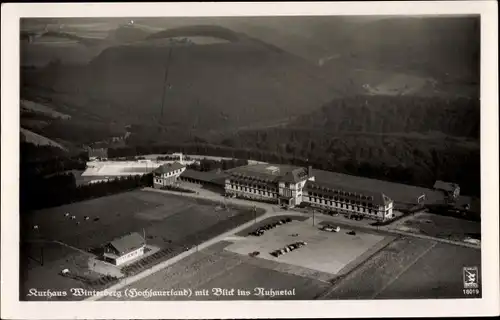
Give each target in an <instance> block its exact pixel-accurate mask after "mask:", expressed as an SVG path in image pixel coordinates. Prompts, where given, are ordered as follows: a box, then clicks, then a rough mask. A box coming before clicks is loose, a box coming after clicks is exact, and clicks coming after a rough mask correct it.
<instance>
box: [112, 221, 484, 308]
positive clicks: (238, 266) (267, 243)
mask: <svg viewBox="0 0 500 320" xmlns="http://www.w3.org/2000/svg"><path fill="white" fill-rule="evenodd" d="M273 219H275V218H273ZM299 220H301V219H296V220H295V221H294V222H291V223H290V224H288V225H282V226H279V227H277V228H275V229H272V230H271V231H267V232H266V233H264V235H263V236H262V237H259V238H257V237H252V236H248V237H245V236H246V233H248V232H249V231H251V229H247V230H244V231H241V232H239V233H238V234H236V235H234V236H230V237H227V238H226V239H225V240H224V241H221V242H219V243H217V244H214V245H212V246H211V247H209V248H206V249H204V250H201V251H199V252H196V253H194V254H192V255H190V256H189V257H187V258H185V259H182V260H180V261H179V262H177V263H175V264H173V265H171V266H169V267H167V268H165V269H163V270H161V271H159V272H158V273H155V274H153V275H150V276H148V277H146V278H143V279H142V280H140V281H138V282H136V283H134V284H132V285H130V286H129V287H127V288H124V289H123V290H122V292H123V293H124V292H125V291H126V289H136V290H138V291H141V290H145V289H151V290H153V291H157V292H161V291H168V290H183V289H186V290H191V291H192V296H190V297H186V296H154V297H149V298H144V297H140V296H136V297H125V298H123V297H121V298H114V297H107V298H105V299H104V300H123V299H125V300H241V299H245V300H253V299H283V300H304V299H322V300H330V299H412V298H415V299H419V298H464V297H466V296H464V295H463V293H462V292H463V291H462V289H463V284H462V267H464V266H478V267H480V262H481V261H480V251H479V250H474V249H468V248H463V247H458V246H453V245H447V244H442V243H438V242H435V241H429V240H422V239H414V238H407V237H391V236H389V237H385V238H384V235H383V234H376V233H374V232H371V234H370V233H364V232H363V231H362V229H360V228H358V229H357V237H358V239H354V238H355V237H351V238H350V239H347V237H346V235H345V231H346V229H345V228H344V229H343V230H341V232H339V233H326V232H324V231H319V230H317V229H315V228H314V227H312V226H310V224H309V223H310V222H311V221H310V220H307V221H299ZM271 221H272V220H271V219H266V220H264V221H261V222H260V223H259V225H263V224H267V223H270V222H271ZM320 224H321V222H320ZM256 227H257V226H254V227H253V228H256ZM297 228H299V229H297ZM297 232H298V233H299V236H298V237H297V238H294V237H292V238H290V234H293V233H297ZM335 237H336V238H337V239H336V242H335V243H338V244H339V245H338V246H333V245H325V244H326V243H327V242H325V241H331V240H333V239H334V238H335ZM299 238H300V239H299ZM290 239H294V240H293V241H296V239H297V241H298V240H304V239H306V240H307V242H308V245H306V246H305V247H303V248H300V249H298V250H297V251H294V252H291V253H288V254H287V255H285V256H281V257H279V258H274V257H271V256H268V254H267V251H268V250H269V249H271V246H277V245H278V246H279V245H281V244H284V243H285V242H287V243H288V242H293V241H292V240H290ZM285 240H287V241H285ZM353 240H354V241H353ZM280 241H281V243H280ZM377 241H378V242H377ZM273 248H274V247H273ZM254 250H263V251H261V252H260V254H259V255H258V256H257V257H250V256H249V255H248V253H249V252H252V251H254ZM351 255H357V257H354V256H351ZM294 256H295V257H294ZM322 260H324V261H323V262H325V261H326V260H330V261H329V262H330V263H329V264H330V265H329V266H328V265H326V264H322V263H321V261H322ZM341 264H342V265H343V268H342V267H341V266H340V265H341ZM325 266H327V267H328V268H329V269H328V268H325ZM321 269H322V270H321ZM327 269H328V270H327ZM259 287H261V288H265V289H266V290H268V289H274V290H289V292H293V293H294V294H293V295H277V296H274V297H271V296H267V297H263V296H259V295H256V294H255V291H254V290H255V288H259ZM217 288H221V289H227V290H228V291H226V292H228V295H223V296H217V295H215V291H216V290H217ZM233 288H234V289H235V290H238V289H239V292H242V291H247V292H249V294H248V295H238V294H237V292H238V291H236V293H235V294H229V292H230V291H229V290H230V289H233ZM471 297H473V296H471ZM476 297H477V296H476Z"/></svg>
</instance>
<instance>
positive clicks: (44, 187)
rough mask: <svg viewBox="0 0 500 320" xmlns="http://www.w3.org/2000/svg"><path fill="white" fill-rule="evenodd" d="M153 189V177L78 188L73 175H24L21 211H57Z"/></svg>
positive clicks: (134, 178)
mask: <svg viewBox="0 0 500 320" xmlns="http://www.w3.org/2000/svg"><path fill="white" fill-rule="evenodd" d="M152 185H153V175H152V174H146V175H142V176H128V177H118V178H116V179H112V180H109V181H102V182H96V183H91V184H86V185H80V186H77V185H76V180H75V176H74V175H73V174H72V173H62V174H57V175H54V176H51V177H40V176H33V175H26V174H23V173H21V179H20V208H21V211H23V212H24V211H29V210H37V209H42V208H49V207H56V206H61V205H64V204H69V203H73V202H79V201H84V200H89V199H93V198H99V197H104V196H109V195H112V194H116V193H121V192H125V191H130V190H134V189H138V188H143V187H150V186H152Z"/></svg>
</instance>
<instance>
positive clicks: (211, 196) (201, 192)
mask: <svg viewBox="0 0 500 320" xmlns="http://www.w3.org/2000/svg"><path fill="white" fill-rule="evenodd" d="M145 190H147V191H153V192H160V193H170V194H178V195H179V194H181V195H183V196H186V197H193V198H202V199H207V200H212V201H217V202H219V201H226V202H227V203H234V204H238V205H243V206H251V205H255V206H256V207H258V208H262V209H264V210H266V212H267V213H271V212H273V213H274V215H277V214H287V215H296V216H306V217H312V215H311V213H304V212H300V211H296V210H288V211H286V210H283V209H281V208H279V207H278V206H277V205H272V204H267V203H261V202H253V201H249V200H242V199H227V198H224V197H222V196H221V195H220V194H218V193H216V192H212V191H209V190H205V189H201V188H199V189H197V191H198V193H180V192H175V191H167V190H158V189H153V188H145ZM315 216H316V217H317V218H319V219H321V220H323V221H329V222H330V221H331V222H336V223H339V224H342V225H348V226H353V227H358V228H364V229H369V230H375V231H383V232H386V233H390V234H394V235H402V236H407V237H414V238H420V239H425V240H432V241H437V242H442V243H446V244H452V245H457V246H462V247H467V248H472V249H477V250H481V246H477V245H474V244H470V243H465V242H461V241H453V240H447V239H443V238H436V237H432V236H428V235H424V234H417V233H412V232H405V231H401V230H395V229H393V228H391V225H386V226H378V227H377V226H372V225H370V224H367V220H363V221H355V220H350V219H346V218H344V216H342V215H339V216H330V215H325V214H322V213H315Z"/></svg>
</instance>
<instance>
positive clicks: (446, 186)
mask: <svg viewBox="0 0 500 320" xmlns="http://www.w3.org/2000/svg"><path fill="white" fill-rule="evenodd" d="M434 189H435V190H439V191H442V192H444V194H445V195H446V197H447V198H448V200H456V199H458V197H459V195H460V187H459V185H458V184H456V183H451V182H444V181H441V180H437V181H436V183H434Z"/></svg>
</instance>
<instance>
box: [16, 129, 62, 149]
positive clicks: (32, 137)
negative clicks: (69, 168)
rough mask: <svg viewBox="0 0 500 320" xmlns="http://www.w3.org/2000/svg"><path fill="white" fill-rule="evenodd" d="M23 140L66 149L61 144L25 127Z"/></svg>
mask: <svg viewBox="0 0 500 320" xmlns="http://www.w3.org/2000/svg"><path fill="white" fill-rule="evenodd" d="M21 142H25V143H30V144H33V145H35V146H48V147H55V148H59V149H62V150H66V148H65V147H63V146H62V145H61V144H59V143H57V142H55V141H53V140H51V139H48V138H46V137H44V136H41V135H39V134H36V133H34V132H31V131H29V130H26V129H23V128H21Z"/></svg>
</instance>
